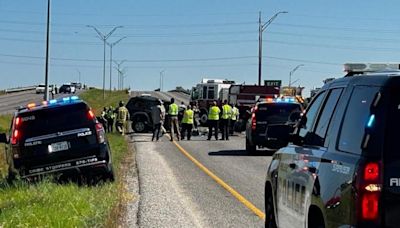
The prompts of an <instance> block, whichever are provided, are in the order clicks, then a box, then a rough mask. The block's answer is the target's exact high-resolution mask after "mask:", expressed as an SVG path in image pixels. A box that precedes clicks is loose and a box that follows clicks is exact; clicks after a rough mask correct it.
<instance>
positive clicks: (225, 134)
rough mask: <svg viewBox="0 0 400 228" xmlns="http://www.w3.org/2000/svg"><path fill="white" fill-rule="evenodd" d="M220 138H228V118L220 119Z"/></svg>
mask: <svg viewBox="0 0 400 228" xmlns="http://www.w3.org/2000/svg"><path fill="white" fill-rule="evenodd" d="M221 128H222V129H221V130H222V140H224V139H226V140H228V139H229V119H221Z"/></svg>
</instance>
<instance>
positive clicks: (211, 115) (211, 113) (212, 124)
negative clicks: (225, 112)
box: [207, 101, 221, 140]
mask: <svg viewBox="0 0 400 228" xmlns="http://www.w3.org/2000/svg"><path fill="white" fill-rule="evenodd" d="M220 112H221V110H220V109H219V108H218V106H217V102H216V101H214V102H213V104H212V106H211V107H210V109H209V110H208V138H207V140H210V139H211V136H212V131H213V128H214V131H215V140H218V121H219V113H220Z"/></svg>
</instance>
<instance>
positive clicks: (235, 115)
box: [230, 105, 239, 135]
mask: <svg viewBox="0 0 400 228" xmlns="http://www.w3.org/2000/svg"><path fill="white" fill-rule="evenodd" d="M232 107H233V108H232V117H231V132H230V133H231V135H233V133H234V132H235V124H236V121H238V119H239V109H238V108H237V105H232Z"/></svg>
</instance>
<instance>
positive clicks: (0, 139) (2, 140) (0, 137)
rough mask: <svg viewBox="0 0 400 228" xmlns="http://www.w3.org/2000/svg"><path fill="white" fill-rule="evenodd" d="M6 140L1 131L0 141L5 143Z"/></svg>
mask: <svg viewBox="0 0 400 228" xmlns="http://www.w3.org/2000/svg"><path fill="white" fill-rule="evenodd" d="M7 142H8V140H7V136H6V134H4V133H1V134H0V143H7Z"/></svg>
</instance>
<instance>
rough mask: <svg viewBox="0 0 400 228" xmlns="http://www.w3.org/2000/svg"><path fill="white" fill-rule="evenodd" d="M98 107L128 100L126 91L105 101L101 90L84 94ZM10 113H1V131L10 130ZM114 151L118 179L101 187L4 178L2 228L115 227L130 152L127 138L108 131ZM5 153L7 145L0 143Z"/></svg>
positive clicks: (0, 196)
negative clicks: (122, 174)
mask: <svg viewBox="0 0 400 228" xmlns="http://www.w3.org/2000/svg"><path fill="white" fill-rule="evenodd" d="M80 97H81V98H82V99H83V100H85V101H86V102H87V103H88V104H89V105H90V106H91V107H92V108H93V110H95V112H96V114H99V113H100V112H101V109H102V107H103V106H109V105H113V106H114V107H115V106H116V105H117V104H118V102H119V101H120V100H124V101H126V100H127V99H128V95H127V94H126V93H125V92H120V91H117V92H113V93H112V94H110V93H109V92H108V93H107V97H106V100H103V97H102V91H101V90H89V91H86V92H84V93H83V94H81V96H80ZM10 120H11V117H10V116H0V132H6V131H7V129H8V127H9V125H10ZM107 137H108V140H109V142H110V145H111V150H112V153H113V165H114V170H115V172H116V176H117V180H116V181H115V182H114V183H105V184H101V185H98V186H78V185H77V184H74V183H70V184H57V183H54V182H51V181H42V182H39V183H35V184H28V183H25V182H23V181H16V182H15V183H14V184H13V185H11V186H10V185H7V184H5V182H4V181H0V182H2V183H3V184H0V227H103V226H114V227H116V226H117V225H118V224H117V222H116V219H117V216H118V213H119V208H118V205H119V203H120V202H121V201H122V200H124V199H123V197H126V194H125V192H124V187H123V185H122V182H121V180H120V179H119V178H118V177H119V176H120V175H119V174H120V173H119V172H120V169H121V163H122V161H123V159H124V157H125V156H127V155H128V153H127V151H128V145H127V142H126V141H125V139H124V138H123V137H122V136H121V135H119V134H116V133H112V134H107ZM0 147H1V149H0V153H1V155H3V154H4V146H2V145H0ZM6 169H7V168H6V166H5V162H4V158H3V156H0V172H1V174H2V176H4V174H5V170H6Z"/></svg>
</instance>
